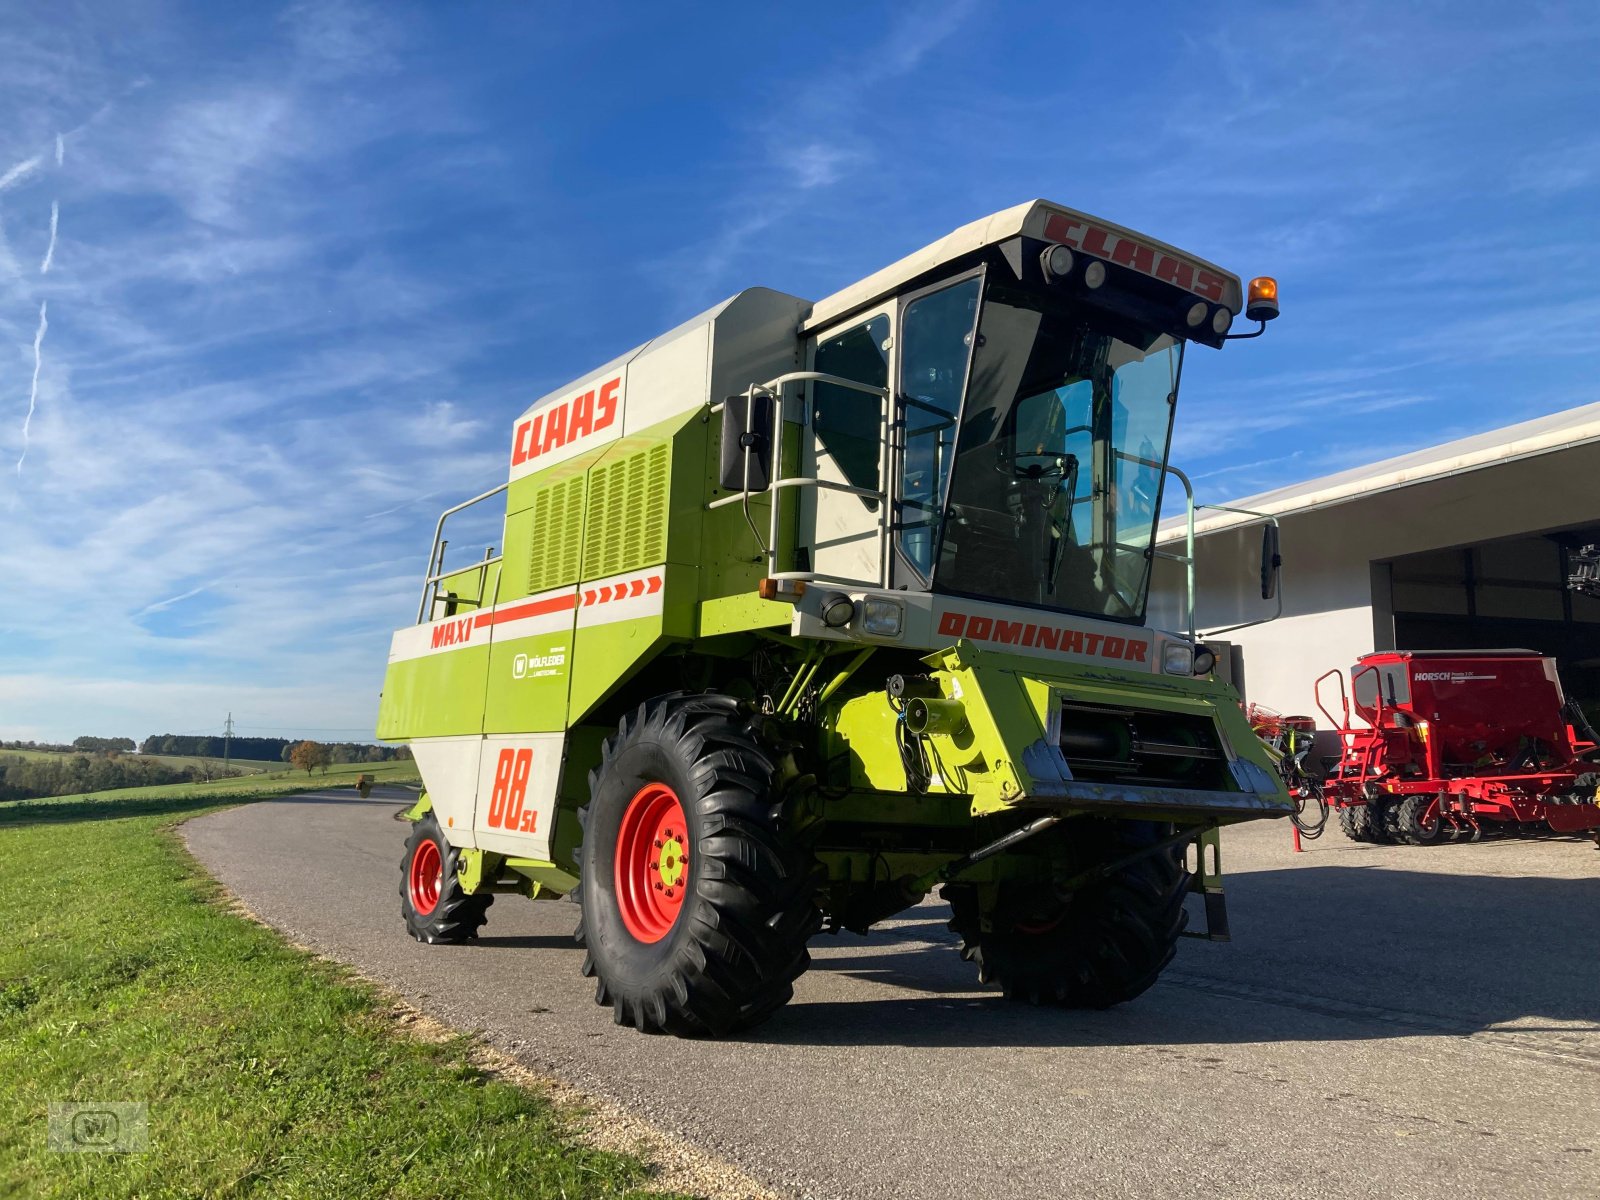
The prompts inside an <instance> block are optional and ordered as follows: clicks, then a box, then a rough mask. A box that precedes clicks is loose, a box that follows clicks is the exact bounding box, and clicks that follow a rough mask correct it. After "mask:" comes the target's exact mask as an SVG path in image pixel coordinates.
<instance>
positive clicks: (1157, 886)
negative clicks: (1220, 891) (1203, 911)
mask: <svg viewBox="0 0 1600 1200" xmlns="http://www.w3.org/2000/svg"><path fill="white" fill-rule="evenodd" d="M1116 825H1119V826H1121V828H1118V829H1116V832H1115V834H1114V836H1113V837H1111V838H1109V839H1108V844H1107V845H1106V846H1105V847H1104V848H1103V851H1102V854H1101V856H1100V857H1101V858H1102V860H1104V859H1106V858H1118V857H1121V856H1123V855H1125V854H1127V853H1129V852H1130V851H1131V850H1133V849H1134V848H1135V847H1136V846H1138V845H1139V844H1141V843H1146V844H1147V843H1148V842H1150V841H1154V840H1157V839H1158V838H1159V837H1164V836H1166V834H1167V832H1168V828H1167V827H1166V826H1164V825H1152V824H1149V823H1145V822H1118V823H1116ZM1189 880H1190V875H1189V872H1188V871H1186V870H1185V869H1184V866H1183V858H1182V853H1181V850H1180V849H1179V848H1177V847H1170V848H1168V849H1165V850H1158V851H1156V852H1155V853H1153V854H1150V855H1148V856H1146V857H1144V858H1141V859H1137V860H1135V861H1134V862H1132V863H1130V864H1128V865H1127V866H1126V867H1123V868H1122V869H1121V870H1120V871H1117V872H1116V873H1115V874H1113V875H1111V876H1108V877H1107V878H1105V879H1101V880H1098V881H1096V882H1094V883H1091V884H1088V885H1086V886H1084V887H1082V888H1080V889H1078V890H1077V891H1075V892H1073V893H1071V894H1070V895H1068V896H1067V897H1065V898H1061V897H1058V896H1056V895H1054V894H1053V892H1052V891H1051V889H1049V888H1048V886H1047V885H1043V884H1038V885H1035V884H1022V883H1013V884H1001V885H1000V895H999V899H998V901H997V903H996V905H995V908H994V911H993V912H992V913H990V914H988V916H989V919H990V924H991V926H992V928H991V929H990V930H988V931H985V930H984V929H983V925H982V918H983V916H984V914H983V913H982V912H981V911H980V908H979V902H978V891H977V889H976V888H974V887H971V886H961V885H959V884H947V885H946V886H945V888H944V890H943V893H942V895H943V896H944V898H945V899H946V900H948V901H949V902H950V910H951V921H950V929H951V931H952V932H954V933H957V934H959V935H960V937H961V957H962V958H964V959H966V960H967V961H969V962H974V963H976V964H977V966H978V980H979V982H980V983H997V984H999V985H1000V988H1001V990H1002V991H1003V992H1004V993H1005V996H1006V999H1008V1000H1016V1001H1021V1002H1022V1003H1025V1004H1037V1005H1053V1006H1059V1007H1063V1008H1110V1007H1111V1006H1112V1005H1114V1004H1121V1003H1123V1002H1124V1001H1128V1000H1132V999H1133V998H1134V997H1135V996H1138V995H1139V994H1140V993H1142V992H1144V991H1145V990H1146V989H1147V988H1149V987H1150V985H1151V984H1153V983H1154V982H1155V981H1156V979H1157V977H1158V976H1160V974H1161V972H1162V971H1163V970H1165V969H1166V966H1167V964H1168V963H1170V962H1171V961H1172V958H1173V955H1174V954H1176V953H1177V945H1178V938H1179V937H1180V936H1181V935H1182V933H1183V929H1184V926H1185V925H1186V924H1187V923H1188V913H1186V912H1185V911H1184V908H1183V898H1184V896H1185V895H1186V894H1187V892H1188V890H1189Z"/></svg>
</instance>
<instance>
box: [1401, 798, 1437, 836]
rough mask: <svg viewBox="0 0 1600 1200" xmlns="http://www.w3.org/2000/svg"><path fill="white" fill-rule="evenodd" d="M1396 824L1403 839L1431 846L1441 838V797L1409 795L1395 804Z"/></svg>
mask: <svg viewBox="0 0 1600 1200" xmlns="http://www.w3.org/2000/svg"><path fill="white" fill-rule="evenodd" d="M1394 825H1395V832H1396V834H1397V835H1398V836H1399V838H1400V840H1401V841H1403V842H1409V843H1411V845H1413V846H1431V845H1432V844H1433V843H1434V842H1437V841H1438V840H1439V834H1440V819H1439V798H1438V797H1437V796H1422V795H1417V796H1407V797H1406V798H1405V799H1404V800H1402V801H1400V803H1399V804H1397V805H1396V806H1395V810H1394Z"/></svg>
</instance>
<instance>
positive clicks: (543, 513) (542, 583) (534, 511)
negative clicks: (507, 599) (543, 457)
mask: <svg viewBox="0 0 1600 1200" xmlns="http://www.w3.org/2000/svg"><path fill="white" fill-rule="evenodd" d="M583 491H584V488H583V476H581V475H574V476H573V477H572V478H570V479H564V480H559V481H557V482H555V483H552V484H551V485H550V486H549V487H546V488H541V489H540V490H539V491H538V492H536V493H535V494H534V498H533V505H532V506H531V507H530V508H529V510H528V512H529V515H530V517H531V522H532V524H531V533H532V540H531V541H530V542H529V549H528V583H527V588H528V591H529V593H530V594H531V593H533V592H544V591H548V590H549V589H551V588H556V587H561V586H562V585H563V584H568V583H577V582H578V563H579V559H580V557H581V556H580V553H579V551H580V549H581V548H582V546H583Z"/></svg>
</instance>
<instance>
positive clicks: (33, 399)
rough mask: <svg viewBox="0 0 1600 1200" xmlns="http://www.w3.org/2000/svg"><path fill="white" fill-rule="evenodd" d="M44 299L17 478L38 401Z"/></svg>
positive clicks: (45, 321) (46, 323) (35, 337)
mask: <svg viewBox="0 0 1600 1200" xmlns="http://www.w3.org/2000/svg"><path fill="white" fill-rule="evenodd" d="M46 303H47V302H46V301H44V300H41V301H39V332H37V333H35V334H34V335H33V388H32V390H31V391H29V393H28V415H27V416H26V417H24V418H23V419H22V454H21V456H20V457H18V459H17V478H18V479H21V478H22V463H23V460H24V459H26V458H27V457H28V426H29V425H30V424H32V423H33V410H34V408H35V407H37V406H38V403H39V364H40V363H41V362H42V361H43V360H42V358H41V356H40V351H41V350H42V349H43V348H44V331H45V330H46V329H49V328H50V321H49V320H48V319H47V318H46V317H45V305H46Z"/></svg>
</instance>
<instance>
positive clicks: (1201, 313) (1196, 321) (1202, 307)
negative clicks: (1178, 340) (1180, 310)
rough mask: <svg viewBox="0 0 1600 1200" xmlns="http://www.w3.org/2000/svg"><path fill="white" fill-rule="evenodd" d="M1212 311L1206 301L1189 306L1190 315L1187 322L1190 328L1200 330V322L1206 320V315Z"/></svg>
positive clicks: (1198, 301)
mask: <svg viewBox="0 0 1600 1200" xmlns="http://www.w3.org/2000/svg"><path fill="white" fill-rule="evenodd" d="M1210 311H1211V310H1210V308H1208V307H1207V306H1206V302H1205V301H1204V300H1196V301H1195V302H1194V303H1193V304H1191V305H1190V306H1189V315H1188V317H1187V318H1186V320H1188V322H1189V328H1190V329H1198V328H1200V322H1201V321H1204V320H1205V319H1206V313H1208V312H1210Z"/></svg>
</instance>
